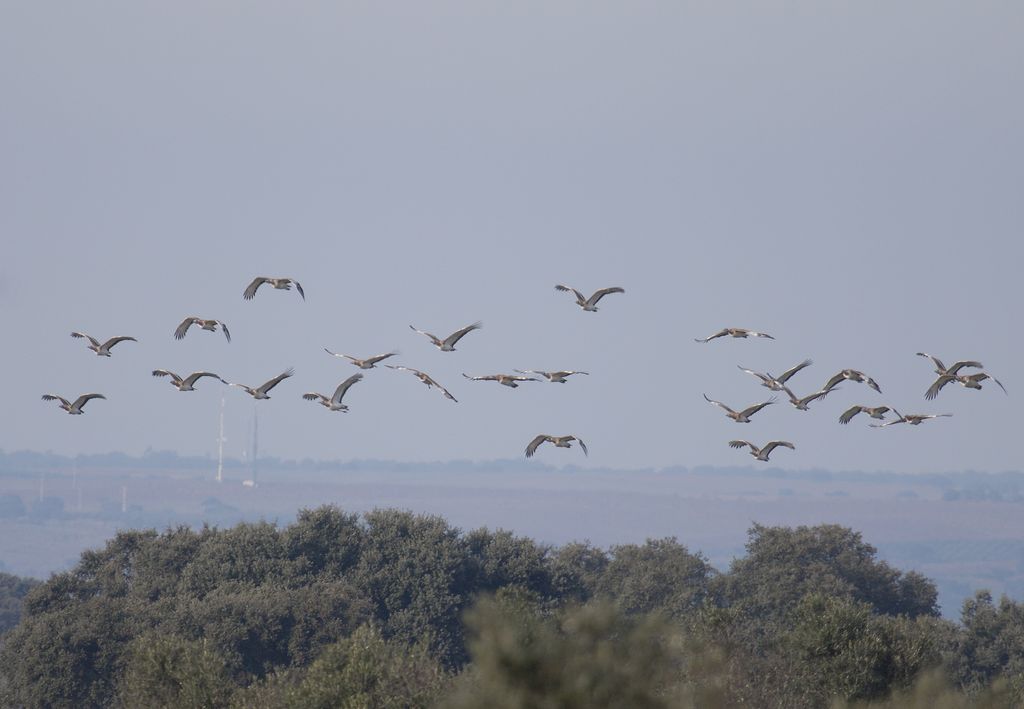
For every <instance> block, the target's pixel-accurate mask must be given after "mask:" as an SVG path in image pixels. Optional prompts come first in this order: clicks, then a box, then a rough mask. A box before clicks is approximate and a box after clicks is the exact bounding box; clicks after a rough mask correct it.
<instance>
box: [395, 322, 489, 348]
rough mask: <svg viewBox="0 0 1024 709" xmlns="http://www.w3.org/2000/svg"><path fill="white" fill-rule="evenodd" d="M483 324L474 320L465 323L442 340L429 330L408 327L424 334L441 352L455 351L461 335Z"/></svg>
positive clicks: (463, 335)
mask: <svg viewBox="0 0 1024 709" xmlns="http://www.w3.org/2000/svg"><path fill="white" fill-rule="evenodd" d="M483 326H484V325H483V323H481V322H475V323H473V324H472V325H466V327H464V328H462V329H461V330H458V331H456V332H453V333H452V334H450V335H448V337H446V338H444V339H443V340H442V339H440V338H438V337H437V336H436V335H432V334H430V333H429V332H425V331H424V330H417V329H416V328H415V327H413V326H412V325H410V326H409V328H410V329H411V330H414V331H416V332H418V333H420V334H421V335H426V336H427V337H428V338H430V341H431V342H433V343H434V345H435V346H436V347H437V349H439V350H441V351H442V352H454V351H455V343H456V342H458V341H459V340H461V339H462V338H463V337H465V336H466V334H467V333H470V332H472V331H473V330H479V329H480V328H482V327H483Z"/></svg>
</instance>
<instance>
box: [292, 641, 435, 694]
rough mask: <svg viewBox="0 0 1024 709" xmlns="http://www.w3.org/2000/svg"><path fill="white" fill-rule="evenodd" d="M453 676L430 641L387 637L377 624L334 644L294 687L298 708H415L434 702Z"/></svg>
mask: <svg viewBox="0 0 1024 709" xmlns="http://www.w3.org/2000/svg"><path fill="white" fill-rule="evenodd" d="M448 681H449V679H448V676H447V674H446V673H445V672H444V670H443V669H442V668H441V665H440V664H439V663H438V662H437V661H436V660H435V659H434V658H433V657H431V655H430V652H429V651H428V649H427V648H426V646H425V645H423V644H419V645H415V646H411V647H410V646H406V645H404V644H402V643H399V642H395V641H388V640H385V639H384V636H383V635H382V634H381V632H380V630H379V629H377V628H376V627H375V626H373V625H364V626H362V627H361V628H359V629H358V630H356V631H355V632H354V633H353V634H352V635H351V636H350V637H348V638H346V639H345V640H342V641H341V642H339V643H336V644H334V645H331V646H330V647H328V648H327V649H326V650H325V651H324V652H323V654H321V655H320V657H319V659H317V660H316V662H314V663H313V664H312V665H311V666H310V668H309V671H308V672H307V673H306V676H305V678H304V679H303V681H302V683H301V684H300V685H299V686H298V687H297V688H296V689H294V690H293V691H291V692H289V693H288V697H287V702H286V704H285V706H287V707H294V709H335V708H338V709H404V708H408V709H413V708H415V707H428V706H431V705H432V704H433V703H434V702H435V701H436V700H437V698H438V697H439V696H440V695H441V692H442V691H443V690H444V688H445V687H446V685H447V684H448Z"/></svg>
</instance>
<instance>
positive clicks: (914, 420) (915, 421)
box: [871, 409, 953, 428]
mask: <svg viewBox="0 0 1024 709" xmlns="http://www.w3.org/2000/svg"><path fill="white" fill-rule="evenodd" d="M892 412H893V413H894V414H896V418H895V419H893V420H892V421H886V422H885V423H873V424H871V427H872V428H885V427H886V426H892V425H894V424H897V423H909V424H910V425H911V426H919V425H921V422H922V421H927V420H928V419H937V418H942V417H946V416H952V415H953V414H907V415H906V416H904V415H903V414H901V413H900V412H899V411H897V410H896V409H893V410H892Z"/></svg>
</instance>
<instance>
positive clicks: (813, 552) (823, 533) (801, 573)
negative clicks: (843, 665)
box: [720, 525, 938, 620]
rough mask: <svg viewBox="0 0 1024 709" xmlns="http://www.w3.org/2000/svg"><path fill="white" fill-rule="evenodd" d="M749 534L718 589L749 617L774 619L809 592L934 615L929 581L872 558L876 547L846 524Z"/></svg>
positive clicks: (759, 529)
mask: <svg viewBox="0 0 1024 709" xmlns="http://www.w3.org/2000/svg"><path fill="white" fill-rule="evenodd" d="M749 537H750V538H749V541H748V542H747V555H746V556H745V557H744V558H742V559H737V560H736V561H734V562H733V564H732V567H731V568H730V572H729V574H726V575H724V576H723V577H722V583H721V585H720V589H721V593H722V594H723V596H724V597H725V599H726V601H727V602H728V603H730V604H732V605H736V606H740V607H743V608H744V609H746V610H747V611H748V612H749V613H750V614H751V615H752V616H755V617H764V618H774V619H776V620H778V619H780V618H781V617H784V616H785V615H787V614H788V613H790V612H792V611H793V609H795V608H796V606H797V605H798V604H799V603H800V601H801V600H802V599H803V598H804V597H805V596H807V595H808V594H811V593H816V594H822V595H826V596H831V597H835V598H844V599H847V600H851V601H858V602H863V603H868V604H869V605H870V606H871V608H872V610H873V611H874V612H877V613H883V614H887V615H906V616H909V617H911V618H913V617H916V616H919V615H929V616H937V615H938V608H937V607H936V599H937V597H938V596H937V592H936V591H935V588H934V585H933V584H931V583H930V582H928V581H927V580H926V579H924V578H923V577H922V576H920V575H918V574H913V573H911V574H907V575H906V576H904V575H903V574H901V573H900V572H899V571H898V570H896V569H894V568H892V567H891V566H889V565H888V564H886V563H885V562H883V561H878V560H876V559H875V555H876V553H877V550H876V549H875V547H873V546H871V545H870V544H867V543H865V542H864V541H862V540H861V536H860V534H859V533H858V532H854V531H853V530H851V529H848V528H846V527H840V526H839V525H819V526H817V527H796V528H789V527H765V526H762V525H754V527H753V528H751V530H750V532H749Z"/></svg>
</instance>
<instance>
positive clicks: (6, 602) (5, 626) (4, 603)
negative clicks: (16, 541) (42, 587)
mask: <svg viewBox="0 0 1024 709" xmlns="http://www.w3.org/2000/svg"><path fill="white" fill-rule="evenodd" d="M38 585H39V582H38V581H36V580H35V579H27V578H20V577H18V576H14V575H12V574H5V573H2V572H0V635H3V634H4V633H5V632H7V631H8V630H10V629H11V628H13V627H14V626H15V625H17V624H18V621H19V620H21V608H22V605H23V604H24V599H25V596H26V595H28V592H29V591H31V590H32V589H33V588H35V587H36V586H38Z"/></svg>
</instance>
